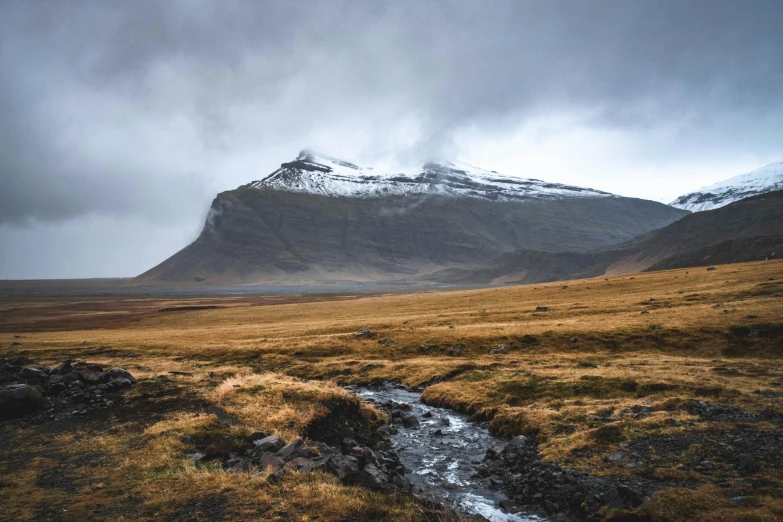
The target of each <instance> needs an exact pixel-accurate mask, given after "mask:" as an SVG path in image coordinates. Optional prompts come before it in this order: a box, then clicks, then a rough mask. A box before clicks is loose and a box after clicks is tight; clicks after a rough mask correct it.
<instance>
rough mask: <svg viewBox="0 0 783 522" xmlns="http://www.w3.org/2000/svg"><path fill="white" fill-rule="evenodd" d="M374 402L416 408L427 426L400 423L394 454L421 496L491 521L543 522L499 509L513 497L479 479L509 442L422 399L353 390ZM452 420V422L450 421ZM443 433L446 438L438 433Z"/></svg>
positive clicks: (387, 390) (384, 390)
mask: <svg viewBox="0 0 783 522" xmlns="http://www.w3.org/2000/svg"><path fill="white" fill-rule="evenodd" d="M349 389H350V391H352V392H354V393H356V394H357V395H359V396H360V397H362V398H363V399H365V400H367V401H369V402H375V403H377V404H379V405H382V404H383V403H386V402H389V401H394V402H396V403H405V404H408V405H409V406H410V407H411V411H410V412H409V413H412V414H413V415H415V416H416V417H417V418H418V420H419V422H420V424H421V426H420V427H419V428H405V427H403V425H402V424H394V428H395V429H396V430H397V434H395V435H392V436H391V439H392V441H393V443H394V447H393V449H394V450H396V451H397V453H398V454H399V456H400V460H401V462H402V464H403V465H404V466H405V468H406V469H407V470H408V471H407V472H406V474H405V476H406V478H407V479H408V480H410V482H411V484H413V486H414V487H415V488H417V489H418V490H420V493H421V494H422V495H423V496H425V497H427V498H429V499H431V500H434V501H436V502H440V503H442V504H444V505H448V506H449V507H451V508H452V509H454V510H455V511H458V512H463V513H470V514H475V515H481V516H483V517H484V518H486V519H488V520H490V521H491V522H533V521H535V522H541V521H543V519H542V518H540V517H538V516H535V515H523V514H515V515H514V514H509V513H506V512H504V511H502V510H501V509H500V508H499V507H498V504H499V503H500V502H501V501H503V500H506V499H507V497H506V496H505V495H504V494H503V493H502V492H500V491H498V490H495V489H490V488H489V487H488V485H486V484H484V481H483V480H481V479H478V478H475V477H474V475H475V474H476V470H477V468H478V467H479V466H480V465H481V464H482V461H483V459H484V455H485V452H486V451H487V449H493V450H495V451H500V450H501V449H502V448H503V447H504V446H505V441H504V440H503V439H500V438H498V437H495V436H494V435H492V434H491V433H489V430H487V429H486V428H482V427H481V426H479V425H478V424H476V423H473V422H470V421H469V420H468V416H467V415H464V414H460V413H455V412H453V411H451V410H446V409H443V408H435V407H432V406H427V405H426V404H422V403H421V402H420V401H419V397H420V396H419V394H418V393H414V392H410V391H407V390H405V389H401V388H397V387H394V386H393V385H389V384H384V385H382V386H380V387H378V388H374V389H369V388H358V387H350V388H349ZM444 419H448V421H446V420H444ZM437 430H440V431H441V433H442V435H439V434H435V433H434V432H436V431H437Z"/></svg>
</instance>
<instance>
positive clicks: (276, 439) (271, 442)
mask: <svg viewBox="0 0 783 522" xmlns="http://www.w3.org/2000/svg"><path fill="white" fill-rule="evenodd" d="M253 444H255V446H256V447H255V449H254V450H253V452H254V453H264V452H267V451H271V452H274V451H279V450H281V449H283V446H285V441H284V440H283V437H281V436H280V435H270V436H268V437H264V438H263V439H259V440H254V441H253Z"/></svg>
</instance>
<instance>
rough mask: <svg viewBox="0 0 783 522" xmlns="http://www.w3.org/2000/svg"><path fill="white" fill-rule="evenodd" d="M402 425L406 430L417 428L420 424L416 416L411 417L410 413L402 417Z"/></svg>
mask: <svg viewBox="0 0 783 522" xmlns="http://www.w3.org/2000/svg"><path fill="white" fill-rule="evenodd" d="M402 425H403V426H405V427H406V428H419V427H420V426H421V424H420V423H419V419H417V418H416V416H415V415H413V414H412V413H409V414H408V415H405V416H403V418H402Z"/></svg>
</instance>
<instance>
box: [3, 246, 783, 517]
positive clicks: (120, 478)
mask: <svg viewBox="0 0 783 522" xmlns="http://www.w3.org/2000/svg"><path fill="white" fill-rule="evenodd" d="M188 307H190V308H188ZM536 307H548V308H549V309H550V310H549V311H540V312H536V311H535V309H536ZM364 327H368V328H371V329H372V330H373V332H374V337H373V338H371V339H359V338H357V337H356V335H355V333H356V331H357V330H359V329H360V328H364ZM383 339H392V340H393V343H391V344H389V345H388V346H385V345H382V344H380V343H379V342H378V341H379V340H383ZM457 343H460V344H464V345H465V349H464V351H463V352H462V353H461V355H459V356H453V357H452V356H449V355H447V352H448V349H449V348H450V347H451V346H452V345H454V344H457ZM422 344H426V345H428V346H430V347H431V349H430V350H429V351H428V352H426V353H423V352H422V351H421V349H420V345H422ZM501 345H502V346H505V347H506V348H507V349H508V353H507V354H505V355H490V354H489V353H488V352H489V350H490V349H492V348H495V347H498V346H501ZM0 346H3V351H2V352H0V357H9V356H16V355H24V356H27V357H29V358H31V359H33V360H35V361H36V362H38V363H40V364H47V363H59V362H62V361H63V360H65V359H74V360H83V361H89V362H91V363H97V364H101V365H104V366H121V367H124V368H125V369H127V370H129V371H130V372H131V373H133V375H134V376H136V377H137V379H139V384H138V385H137V386H135V387H133V388H131V389H130V390H128V391H127V392H126V397H125V400H124V401H123V403H122V407H120V408H116V409H115V410H114V411H113V412H112V413H110V414H106V415H103V416H98V415H96V416H94V417H87V416H85V417H81V418H73V419H72V420H69V421H67V422H65V421H63V422H62V423H59V424H58V423H54V422H52V423H44V424H42V425H41V426H25V427H21V426H20V425H19V424H17V423H13V422H11V423H6V424H5V425H4V426H3V427H2V428H0V444H1V445H2V446H1V449H0V455H2V459H0V473H1V475H2V476H1V477H0V505H1V506H2V508H0V519H7V520H28V519H41V520H43V519H46V520H55V519H62V520H71V519H74V520H76V519H79V520H85V519H112V520H122V519H124V520H158V519H165V518H168V519H176V520H215V519H232V520H233V519H259V518H264V519H273V520H274V519H277V520H302V521H309V520H340V519H342V518H345V517H348V516H354V517H356V520H418V519H422V518H423V517H425V508H424V507H423V506H422V505H420V504H419V503H417V502H415V501H413V500H411V499H409V498H406V497H403V496H397V495H383V494H379V493H372V492H369V491H367V490H363V489H361V488H352V487H346V486H343V485H340V484H339V483H338V481H337V480H336V479H335V478H333V477H331V476H329V475H325V474H321V473H313V474H309V475H297V474H292V475H290V476H288V477H286V478H285V479H284V481H283V483H281V484H278V485H274V486H273V485H271V484H269V483H267V482H266V481H265V480H264V477H249V476H248V475H242V474H229V473H225V472H223V471H222V470H220V469H214V468H210V467H209V466H202V465H199V466H196V465H195V464H193V463H192V462H190V461H189V460H188V459H187V457H186V456H185V454H186V453H187V447H186V444H185V443H183V442H181V441H180V436H181V435H183V434H184V433H194V432H200V433H208V434H213V435H214V434H219V435H221V436H225V437H231V436H234V435H237V434H249V433H252V432H254V431H257V430H261V431H265V432H271V431H274V432H277V433H280V434H281V435H283V436H284V437H292V436H295V435H299V434H302V432H303V430H304V429H305V428H306V426H307V425H308V424H309V423H310V422H311V421H313V420H314V419H317V418H319V416H323V415H324V414H325V409H326V406H325V405H326V404H327V403H329V401H330V400H331V399H334V398H335V397H340V398H343V399H346V400H355V399H352V396H350V395H349V394H347V392H345V391H343V390H342V389H341V388H340V387H339V386H338V385H341V384H349V383H368V382H371V381H373V380H376V379H397V380H400V381H402V382H404V383H406V384H408V385H411V386H425V389H424V392H423V395H422V400H424V401H426V402H428V403H430V404H435V405H440V406H444V407H449V408H454V409H457V410H460V411H465V412H468V413H471V414H474V415H475V417H476V419H481V420H489V421H490V427H491V429H492V430H494V431H495V432H497V433H500V434H508V435H512V434H528V435H535V436H536V438H537V441H538V443H539V448H540V451H541V457H542V458H543V459H545V460H549V461H553V462H556V463H558V464H560V465H562V466H564V467H576V468H581V469H585V470H589V471H590V472H592V473H593V474H596V475H606V474H612V475H618V474H630V475H633V474H637V473H639V474H642V473H644V474H645V476H651V477H655V478H659V479H661V480H672V481H690V482H692V483H694V484H697V486H696V487H694V488H690V489H683V488H679V489H668V490H665V491H662V492H660V493H657V494H656V495H654V496H653V498H652V499H651V500H650V501H648V502H647V503H645V504H644V505H642V506H641V507H639V508H637V514H638V515H640V516H641V515H644V516H647V517H648V518H647V519H648V520H780V519H783V497H782V496H781V494H783V490H779V486H777V489H775V488H766V489H765V488H756V490H754V492H753V494H752V495H750V496H749V497H748V502H747V505H745V506H744V507H738V506H736V505H734V504H732V503H731V502H728V501H727V500H725V499H724V497H723V494H722V492H723V491H724V490H725V489H727V488H729V487H740V486H741V484H739V483H740V482H741V481H743V480H745V481H747V480H751V479H754V478H755V479H768V480H769V481H772V482H774V483H776V484H780V483H781V481H783V468H779V467H776V466H773V465H768V466H761V467H759V468H758V469H756V470H754V471H752V472H738V471H733V470H732V469H730V467H731V466H730V465H729V464H722V465H721V466H723V467H725V469H723V468H721V466H718V467H719V468H720V469H719V470H718V471H717V472H704V471H700V470H697V469H694V467H693V466H692V463H693V462H694V460H695V461H700V460H708V459H709V458H711V451H712V449H711V448H712V447H713V444H714V443H717V442H716V441H718V440H723V439H721V438H720V437H722V436H723V435H724V434H734V433H737V432H738V430H739V431H742V430H755V431H753V436H754V437H756V436H759V435H758V433H762V434H763V433H770V434H774V433H777V431H778V430H779V429H780V426H778V425H776V424H775V423H770V422H757V423H755V424H754V425H753V426H747V425H746V424H747V423H743V422H740V421H737V420H735V419H722V420H713V421H705V420H703V419H700V418H699V417H698V416H697V415H695V414H692V413H688V412H687V411H686V409H683V406H684V405H686V404H689V401H692V400H699V401H704V402H708V403H711V404H720V405H728V406H734V407H738V408H742V409H743V410H746V411H748V412H752V413H758V414H762V413H763V414H764V415H767V416H768V417H769V418H778V417H776V416H780V415H783V398H781V396H782V395H783V393H780V392H783V261H769V262H757V263H746V264H736V265H722V266H718V267H716V269H715V270H707V269H705V268H692V269H683V270H673V271H665V272H657V273H644V274H635V275H628V276H615V277H609V278H603V277H600V278H595V279H586V280H579V281H567V282H556V283H547V284H536V285H529V286H517V287H503V288H491V289H484V290H470V291H451V292H431V293H420V294H401V295H400V294H395V295H383V296H375V297H351V298H323V297H319V298H307V297H298V298H295V299H291V298H285V297H236V298H235V297H224V298H182V299H160V298H149V299H141V298H103V297H100V298H99V297H94V298H84V299H78V298H67V299H45V298H38V299H7V300H3V301H0ZM6 347H8V348H6ZM171 371H176V372H187V373H189V374H190V376H188V375H175V374H170V373H169V372H171ZM640 405H642V406H645V407H647V408H650V410H651V412H650V413H647V414H644V415H635V414H633V413H631V412H629V411H624V410H625V409H626V408H631V407H634V406H640ZM218 411H219V412H221V413H222V414H223V415H227V416H229V417H230V418H232V419H233V421H232V422H231V423H225V422H221V419H220V417H221V415H220V414H218V413H215V412H218ZM364 411H365V414H366V417H367V418H368V419H369V420H370V421H372V422H382V421H383V414H381V413H380V412H377V411H375V410H373V409H372V408H371V407H365V408H364ZM662 438H668V439H674V440H678V441H684V446H683V448H682V449H681V450H677V451H658V448H656V449H655V450H653V451H652V454H651V455H650V456H649V457H645V458H646V460H645V464H644V466H640V467H628V466H625V465H622V464H618V463H616V462H605V460H604V457H606V456H607V455H610V454H612V453H614V452H616V451H618V450H619V449H621V448H627V447H629V446H630V447H635V446H634V445H635V444H642V443H644V445H645V447H647V441H656V440H661V439H662ZM654 445H655V444H654V443H653V442H650V445H649V447H650V448H653V446H654ZM780 450H781V452H783V448H780ZM53 469H57V470H58V473H57V476H58V477H59V478H58V479H57V480H53V479H51V477H52V476H53V475H52V472H51V470H53ZM724 471H725V473H723V472H724ZM726 477H728V479H727V478H726ZM738 484H739V486H738ZM607 516H612V514H610V513H607Z"/></svg>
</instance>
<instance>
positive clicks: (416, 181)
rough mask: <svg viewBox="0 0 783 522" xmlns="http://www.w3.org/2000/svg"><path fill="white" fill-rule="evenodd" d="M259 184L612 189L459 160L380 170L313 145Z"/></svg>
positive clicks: (404, 189) (553, 193) (383, 189)
mask: <svg viewBox="0 0 783 522" xmlns="http://www.w3.org/2000/svg"><path fill="white" fill-rule="evenodd" d="M250 186H251V187H252V188H256V189H259V190H261V189H272V190H280V191H286V192H302V193H310V194H321V195H325V196H332V197H359V198H368V197H383V196H407V195H414V194H431V195H436V194H439V195H445V196H452V197H470V198H479V199H488V200H499V201H513V200H517V201H518V200H526V199H530V200H533V199H565V198H572V197H608V196H612V194H609V193H608V192H602V191H599V190H593V189H586V188H581V187H573V186H568V185H562V184H559V183H548V182H545V181H541V180H538V179H525V178H516V177H510V176H503V175H502V174H498V173H497V172H494V171H489V170H484V169H481V168H479V167H475V166H473V165H470V164H467V163H463V162H459V161H444V160H439V161H430V162H427V163H425V164H424V165H423V166H422V167H421V168H420V169H418V170H416V171H413V172H393V173H387V174H379V173H377V172H376V171H374V170H373V169H372V168H369V167H360V166H358V165H355V164H353V163H350V162H348V161H343V160H340V159H337V158H333V157H330V156H326V155H323V154H320V153H317V152H314V151H312V150H309V149H305V150H303V151H301V152H300V153H299V155H298V156H297V158H296V159H295V160H294V161H291V162H288V163H283V164H282V165H281V166H280V168H279V169H278V170H276V171H275V172H273V173H272V174H270V175H269V176H267V177H266V178H264V179H262V180H259V181H254V182H252V183H251V184H250Z"/></svg>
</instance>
